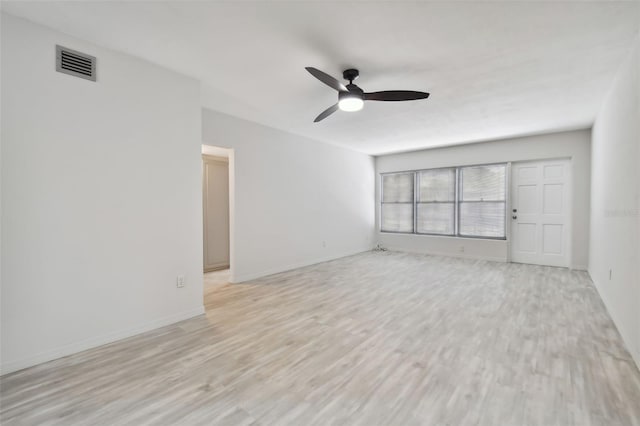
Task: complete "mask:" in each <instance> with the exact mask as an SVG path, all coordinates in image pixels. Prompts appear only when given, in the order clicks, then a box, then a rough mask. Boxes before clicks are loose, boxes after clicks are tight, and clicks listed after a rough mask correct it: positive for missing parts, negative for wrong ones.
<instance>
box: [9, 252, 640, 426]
mask: <svg viewBox="0 0 640 426" xmlns="http://www.w3.org/2000/svg"><path fill="white" fill-rule="evenodd" d="M214 281H215V280H214ZM210 282H211V280H210ZM206 289H207V290H206V297H205V302H206V308H207V314H206V316H201V317H198V318H194V319H191V320H187V321H184V322H181V323H179V324H176V325H173V326H169V327H164V328H162V329H159V330H156V331H153V332H149V333H146V334H143V335H140V336H137V337H134V338H130V339H127V340H124V341H121V342H118V343H114V344H111V345H107V346H103V347H101V348H97V349H94V350H89V351H86V352H83V353H80V354H77V355H73V356H70V357H66V358H63V359H60V360H57V361H53V362H50V363H47V364H43V365H40V366H37V367H33V368H30V369H27V370H23V371H20V372H17V373H14V374H11V375H8V376H5V377H3V378H2V379H1V386H2V390H1V397H2V412H1V420H2V424H3V425H12V424H21V425H22V424H27V425H30V424H60V425H76V424H77V425H94V424H108V425H142V424H159V425H171V424H184V425H195V424H224V425H227V424H228V425H249V424H253V425H271V424H278V425H279V424H282V425H287V424H289V425H315V424H317V425H328V424H345V425H351V424H353V425H412V424H423V425H476V424H482V425H520V424H527V425H529V424H532V425H533V424H535V425H590V424H598V425H609V426H611V425H634V424H635V425H638V424H640V372H639V371H638V369H637V368H636V366H635V365H634V364H633V361H632V360H631V358H630V356H629V353H628V352H627V351H626V349H625V347H624V345H623V343H622V341H621V338H620V336H619V335H618V332H617V331H616V329H615V327H614V325H613V323H612V321H611V319H610V318H609V316H608V314H607V312H606V310H605V308H604V306H603V304H602V302H601V300H600V298H599V296H598V294H597V293H596V290H595V289H594V286H593V284H592V283H591V281H590V280H589V277H588V275H587V274H586V273H585V272H572V271H568V270H566V269H559V268H550V267H540V266H530V265H518V264H504V263H493V262H485V261H473V260H464V259H454V258H444V257H434V256H424V255H412V254H401V253H390V252H372V253H365V254H361V255H356V256H352V257H348V258H344V259H339V260H335V261H332V262H327V263H322V264H318V265H314V266H311V267H307V268H302V269H297V270H294V271H290V272H286V273H282V274H278V275H274V276H271V277H267V278H264V279H260V280H256V281H252V282H250V283H247V284H236V285H229V284H226V285H225V284H220V283H218V284H216V283H215V282H214V283H213V284H212V285H207V286H206Z"/></svg>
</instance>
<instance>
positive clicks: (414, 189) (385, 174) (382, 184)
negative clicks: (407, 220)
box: [379, 170, 417, 235]
mask: <svg viewBox="0 0 640 426" xmlns="http://www.w3.org/2000/svg"><path fill="white" fill-rule="evenodd" d="M406 174H411V175H413V200H412V201H396V202H384V201H383V200H384V182H383V180H384V176H390V175H406ZM416 175H417V173H416V171H415V170H409V171H403V172H389V173H380V226H379V228H380V232H384V233H386V234H408V235H411V234H415V233H416ZM385 204H411V205H413V217H412V219H413V226H412V228H413V230H412V231H411V232H409V231H384V230H382V206H383V205H385Z"/></svg>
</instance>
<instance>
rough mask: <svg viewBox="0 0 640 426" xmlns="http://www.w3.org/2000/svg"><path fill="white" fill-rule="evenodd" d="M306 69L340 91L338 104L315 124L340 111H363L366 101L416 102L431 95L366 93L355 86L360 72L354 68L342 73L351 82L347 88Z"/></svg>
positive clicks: (313, 70) (406, 91)
mask: <svg viewBox="0 0 640 426" xmlns="http://www.w3.org/2000/svg"><path fill="white" fill-rule="evenodd" d="M305 69H306V70H307V71H309V73H310V74H311V75H312V76H314V77H315V78H317V79H318V80H320V81H321V82H323V83H324V84H326V85H327V86H329V87H331V88H332V89H335V90H337V91H338V103H336V104H335V105H331V106H330V107H329V108H327V109H325V110H324V111H322V112H321V113H320V115H319V116H317V117H316V119H315V120H313V122H314V123H317V122H318V121H322V120H324V119H325V118H327V117H328V116H330V115H331V114H333V113H334V112H336V111H337V110H339V109H340V110H342V111H359V110H361V109H362V106H363V104H364V101H387V102H389V101H391V102H397V101H415V100H418V99H426V98H428V97H429V94H428V93H426V92H416V91H413V90H384V91H382V92H370V93H366V92H365V91H364V90H362V89H361V88H359V87H358V86H356V85H355V84H353V80H355V79H356V78H358V76H359V75H360V72H359V71H358V70H356V69H352V68H350V69H348V70H344V72H343V73H342V77H343V78H344V79H345V80H349V84H347V85H346V86H345V85H344V84H342V83H340V82H339V81H338V80H337V79H335V78H333V77H331V76H330V75H329V74H327V73H324V72H322V71H320V70H319V69H317V68H313V67H306V68H305Z"/></svg>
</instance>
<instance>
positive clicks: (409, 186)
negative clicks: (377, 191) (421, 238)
mask: <svg viewBox="0 0 640 426" xmlns="http://www.w3.org/2000/svg"><path fill="white" fill-rule="evenodd" d="M413 183H414V173H413V172H410V173H393V174H388V175H383V176H382V209H381V210H382V215H381V216H382V217H381V221H380V224H381V226H380V229H381V230H382V231H385V232H413V201H414V200H413Z"/></svg>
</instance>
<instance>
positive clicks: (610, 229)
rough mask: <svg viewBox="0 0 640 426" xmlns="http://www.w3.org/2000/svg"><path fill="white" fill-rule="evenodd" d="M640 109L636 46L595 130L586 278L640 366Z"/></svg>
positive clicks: (639, 45) (639, 49)
mask: <svg viewBox="0 0 640 426" xmlns="http://www.w3.org/2000/svg"><path fill="white" fill-rule="evenodd" d="M639 104H640V41H639V42H636V44H635V47H634V50H633V52H632V54H631V55H630V56H629V58H628V59H627V61H626V62H625V63H624V64H623V65H622V67H621V69H620V71H619V74H618V76H617V77H616V80H615V82H614V83H613V85H612V88H611V91H610V92H609V94H608V95H607V97H606V99H605V100H604V103H603V105H602V109H601V110H600V112H599V114H598V116H597V118H596V122H595V125H594V127H593V141H592V159H593V160H592V171H591V234H590V235H591V242H590V244H589V247H590V250H589V274H590V275H591V278H592V279H593V282H594V283H595V284H596V287H597V288H598V291H599V293H600V295H601V297H602V299H603V300H604V303H605V305H606V306H607V309H608V310H609V313H610V314H611V317H612V318H613V320H614V322H615V323H616V326H617V327H618V330H619V331H620V334H622V337H623V339H624V341H625V343H626V344H627V347H628V349H629V351H630V352H631V353H632V354H633V356H634V358H635V361H636V363H637V364H638V365H639V366H640V171H639V168H640V107H639ZM609 271H611V278H609Z"/></svg>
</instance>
